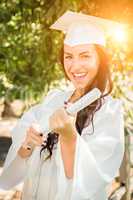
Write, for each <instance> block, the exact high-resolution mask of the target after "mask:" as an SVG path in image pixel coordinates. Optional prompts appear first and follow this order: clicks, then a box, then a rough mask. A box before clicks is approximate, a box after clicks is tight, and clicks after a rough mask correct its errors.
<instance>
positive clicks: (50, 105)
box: [0, 12, 124, 200]
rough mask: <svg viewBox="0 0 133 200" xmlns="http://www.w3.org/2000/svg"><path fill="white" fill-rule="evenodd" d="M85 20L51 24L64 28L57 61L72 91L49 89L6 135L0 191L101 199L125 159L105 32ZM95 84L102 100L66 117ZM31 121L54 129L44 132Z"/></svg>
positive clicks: (28, 197) (69, 17) (72, 17)
mask: <svg viewBox="0 0 133 200" xmlns="http://www.w3.org/2000/svg"><path fill="white" fill-rule="evenodd" d="M83 16H84V15H82V14H78V13H73V12H67V13H65V14H64V15H63V16H62V17H61V18H60V19H59V20H58V21H57V22H56V23H55V24H54V25H53V26H52V28H54V29H61V30H62V29H64V27H65V30H67V33H66V37H65V39H64V45H63V49H62V57H61V62H62V66H63V70H64V72H65V75H66V77H67V79H68V80H69V81H70V82H71V83H72V84H73V85H74V89H73V90H67V91H62V90H59V89H55V90H53V91H52V92H50V93H49V94H48V95H47V97H46V98H45V100H44V102H42V104H39V105H36V106H34V107H32V108H31V109H30V110H29V111H28V112H26V113H25V114H24V115H23V117H22V118H21V119H20V121H19V122H18V124H17V126H16V127H15V128H14V130H13V131H12V139H13V143H12V146H11V148H10V150H9V153H8V155H7V159H6V162H5V166H4V170H3V173H2V175H1V177H0V186H1V187H2V188H5V189H9V188H11V187H13V186H15V185H16V184H18V183H19V182H21V181H24V188H23V194H22V199H23V200H62V199H64V200H107V192H106V189H107V186H108V185H109V183H111V181H112V180H113V179H114V177H115V176H116V175H117V173H118V170H119V167H120V164H121V161H122V158H123V152H124V140H123V138H124V134H123V133H124V128H123V113H122V105H121V102H120V100H118V99H113V98H112V97H111V96H110V95H109V94H110V93H111V91H112V82H111V77H110V70H109V63H108V57H107V53H106V50H105V48H104V45H105V39H104V34H103V32H102V31H101V30H100V29H99V27H97V26H96V25H95V24H93V23H92V22H91V23H90V21H87V20H86V16H85V18H84V17H83ZM88 17H89V16H88ZM76 19H78V22H77V20H76ZM79 19H80V20H79ZM95 20H96V19H95ZM62 25H64V26H62ZM66 26H67V27H66ZM60 27H61V28H60ZM62 27H63V28H62ZM95 87H96V88H98V89H99V90H100V91H101V94H102V95H101V97H100V98H99V99H97V100H96V101H94V102H93V103H92V104H90V105H88V106H87V107H86V108H84V109H82V110H81V111H79V112H78V113H77V114H76V116H70V115H69V114H68V113H67V112H66V107H67V106H68V105H69V104H71V103H74V102H75V101H77V100H78V99H80V98H81V97H82V96H83V95H85V94H86V93H88V92H89V91H91V90H92V89H93V88H95ZM34 124H38V125H39V126H40V127H43V129H44V130H46V129H47V127H48V126H49V127H50V129H51V130H52V131H51V132H50V133H48V135H47V134H46V133H44V135H43V134H42V133H41V131H40V130H39V128H37V126H35V125H34Z"/></svg>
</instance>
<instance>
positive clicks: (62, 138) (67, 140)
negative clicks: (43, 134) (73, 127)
mask: <svg viewBox="0 0 133 200" xmlns="http://www.w3.org/2000/svg"><path fill="white" fill-rule="evenodd" d="M76 138H77V132H76V131H73V133H71V134H63V135H62V134H61V135H59V139H60V141H61V142H65V143H71V142H72V143H73V142H75V141H76Z"/></svg>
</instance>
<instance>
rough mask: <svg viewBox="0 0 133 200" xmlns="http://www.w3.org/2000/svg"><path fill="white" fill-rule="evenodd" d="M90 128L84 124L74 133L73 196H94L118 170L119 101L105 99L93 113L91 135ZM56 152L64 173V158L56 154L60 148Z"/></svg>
mask: <svg viewBox="0 0 133 200" xmlns="http://www.w3.org/2000/svg"><path fill="white" fill-rule="evenodd" d="M89 129H90V126H88V127H87V128H84V129H83V130H82V135H81V136H80V135H79V134H77V143H76V152H75V161H74V177H73V189H72V200H76V199H79V200H80V199H93V197H94V196H95V195H96V193H98V192H99V191H100V189H101V191H102V190H103V188H105V187H106V186H107V185H108V184H109V183H110V182H111V181H112V180H113V179H114V177H116V175H117V173H118V169H119V167H120V164H121V162H122V158H123V154H124V123H123V111H122V103H121V101H120V100H117V99H115V100H114V99H110V100H108V101H107V102H106V103H105V104H104V105H103V106H102V107H101V109H100V110H99V111H98V112H97V113H96V115H95V118H94V133H93V134H92V135H89V134H88V132H90V131H89ZM57 153H58V154H57V162H58V166H59V167H60V169H59V171H60V172H59V174H60V175H62V177H63V173H64V168H63V162H62V160H61V155H59V153H60V151H57ZM58 159H60V160H58ZM59 161H60V163H61V164H60V165H59ZM61 166H62V167H61ZM61 171H62V172H61ZM64 176H65V175H64ZM59 179H60V180H59V183H60V184H59V185H60V193H62V191H64V190H63V188H61V187H63V186H62V184H61V182H62V180H61V177H59ZM62 195H63V194H62Z"/></svg>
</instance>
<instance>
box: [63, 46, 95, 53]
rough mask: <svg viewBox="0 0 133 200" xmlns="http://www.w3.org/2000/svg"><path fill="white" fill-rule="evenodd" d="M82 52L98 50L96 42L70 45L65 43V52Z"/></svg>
mask: <svg viewBox="0 0 133 200" xmlns="http://www.w3.org/2000/svg"><path fill="white" fill-rule="evenodd" d="M82 52H92V53H93V52H96V49H95V45H94V44H80V45H75V46H69V45H67V44H64V53H82Z"/></svg>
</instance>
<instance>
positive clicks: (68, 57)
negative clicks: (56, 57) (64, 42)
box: [64, 55, 72, 60]
mask: <svg viewBox="0 0 133 200" xmlns="http://www.w3.org/2000/svg"><path fill="white" fill-rule="evenodd" d="M64 59H67V60H70V59H72V56H69V55H68V56H64Z"/></svg>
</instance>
